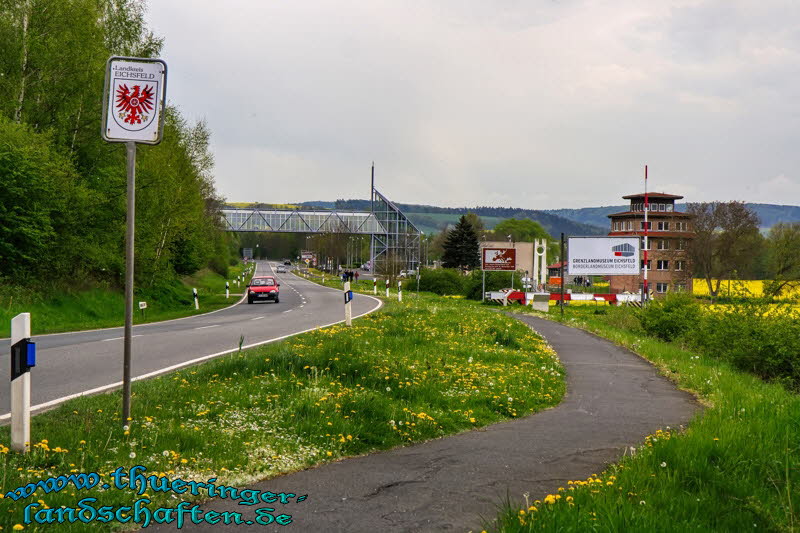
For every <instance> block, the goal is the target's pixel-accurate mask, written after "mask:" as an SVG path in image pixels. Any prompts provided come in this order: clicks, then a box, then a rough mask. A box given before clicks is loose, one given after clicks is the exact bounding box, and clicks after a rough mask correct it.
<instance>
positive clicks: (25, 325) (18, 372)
mask: <svg viewBox="0 0 800 533" xmlns="http://www.w3.org/2000/svg"><path fill="white" fill-rule="evenodd" d="M30 337H31V314H30V313H20V314H18V315H17V316H15V317H14V318H12V319H11V449H12V450H13V451H15V452H20V453H27V452H29V451H30V449H31V373H30V369H31V367H34V366H36V345H35V344H34V343H32V342H31V338H30Z"/></svg>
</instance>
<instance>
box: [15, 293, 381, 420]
mask: <svg viewBox="0 0 800 533" xmlns="http://www.w3.org/2000/svg"><path fill="white" fill-rule="evenodd" d="M322 288H330V287H325V286H324V285H323V286H322ZM331 290H336V289H331ZM362 296H364V297H366V298H369V299H370V300H375V301H376V302H378V305H377V306H376V307H374V308H372V309H370V310H369V311H365V312H363V313H361V314H360V315H354V316H353V318H354V319H355V318H359V317H362V316H365V315H368V314H370V313H374V312H375V311H378V310H379V309H381V308H382V307H383V300H380V299H378V298H375V297H374V296H370V295H368V294H364V295H362ZM178 320H180V319H178ZM342 322H344V320H337V321H336V322H331V323H330V324H325V325H322V326H316V327H313V328H308V329H304V330H302V331H296V332H295V333H289V334H288V335H281V336H280V337H274V338H272V339H267V340H265V341H259V342H255V343H253V344H248V345H247V346H242V347H241V348H238V347H237V348H233V349H230V350H225V351H222V352H217V353H212V354H211V355H204V356H202V357H198V358H196V359H192V360H190V361H184V362H182V363H178V364H175V365H172V366H168V367H165V368H162V369H160V370H154V371H153V372H148V373H147V374H142V375H141V376H136V377H134V378H133V379H131V381H140V380H143V379H148V378H152V377H156V376H159V375H161V374H166V373H168V372H172V371H173V370H178V369H179V368H183V367H186V366H191V365H195V364H197V363H200V362H202V361H207V360H209V359H213V358H215V357H219V356H221V355H227V354H229V353H234V352H239V351H241V350H247V349H249V348H255V347H256V346H262V345H264V344H269V343H271V342H276V341H281V340H283V339H288V338H289V337H294V336H295V335H301V334H303V333H308V332H309V331H314V330H317V329H324V328H329V327H331V326H335V325H336V324H341V323H342ZM121 386H122V382H121V381H117V382H115V383H109V384H108V385H102V386H100V387H95V388H93V389H89V390H85V391H83V392H76V393H75V394H68V395H67V396H62V397H61V398H56V399H55V400H50V401H49V402H44V403H40V404H37V405H32V406H31V412H34V411H41V410H42V409H47V408H48V407H53V406H56V405H58V404H61V403H64V402H66V401H68V400H72V399H73V398H80V397H81V396H90V395H92V394H98V393H100V392H105V391H107V390H112V389H116V388H119V387H121ZM9 418H11V413H6V414H4V415H0V420H8V419H9Z"/></svg>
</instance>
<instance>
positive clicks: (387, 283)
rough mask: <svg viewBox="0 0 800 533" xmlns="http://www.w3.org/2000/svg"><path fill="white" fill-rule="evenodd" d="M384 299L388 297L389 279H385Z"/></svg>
mask: <svg viewBox="0 0 800 533" xmlns="http://www.w3.org/2000/svg"><path fill="white" fill-rule="evenodd" d="M386 297H387V298H388V297H389V278H386Z"/></svg>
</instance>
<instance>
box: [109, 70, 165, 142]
mask: <svg viewBox="0 0 800 533" xmlns="http://www.w3.org/2000/svg"><path fill="white" fill-rule="evenodd" d="M166 84H167V64H166V63H165V62H164V61H162V60H160V59H142V58H131V57H112V58H111V59H109V60H108V65H107V67H106V88H105V93H104V96H103V98H104V106H103V139H105V140H106V141H110V142H130V141H133V142H138V143H145V144H158V143H159V142H161V133H162V132H163V129H164V96H165V94H166Z"/></svg>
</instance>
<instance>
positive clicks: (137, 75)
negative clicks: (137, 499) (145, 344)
mask: <svg viewBox="0 0 800 533" xmlns="http://www.w3.org/2000/svg"><path fill="white" fill-rule="evenodd" d="M166 95H167V64H166V63H165V62H164V61H163V60H161V59H153V58H143V57H122V56H111V57H110V58H108V61H107V62H106V76H105V86H104V90H103V117H102V120H101V130H100V134H101V136H102V138H103V140H104V141H107V142H112V143H125V150H126V152H127V156H128V161H127V171H128V179H127V202H126V228H125V333H124V341H123V343H124V344H123V356H122V425H123V426H127V425H128V421H129V420H130V419H131V416H130V414H131V342H132V338H133V283H134V275H133V274H134V272H133V269H134V246H133V244H134V243H133V241H134V235H135V227H136V226H135V223H136V222H135V218H136V145H137V143H143V144H159V143H160V142H161V139H162V137H163V136H164V115H165V114H166V113H165V107H166V106H165V102H166Z"/></svg>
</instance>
